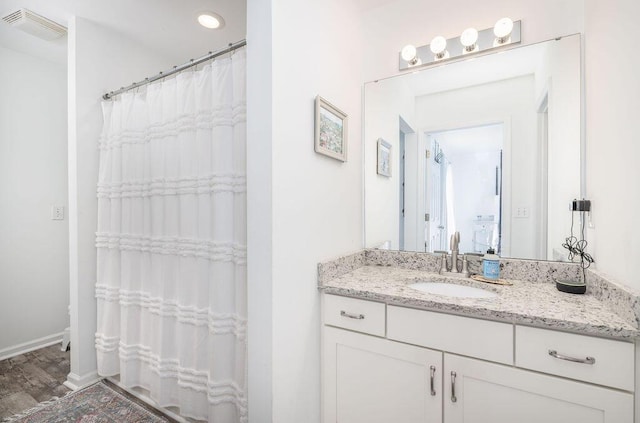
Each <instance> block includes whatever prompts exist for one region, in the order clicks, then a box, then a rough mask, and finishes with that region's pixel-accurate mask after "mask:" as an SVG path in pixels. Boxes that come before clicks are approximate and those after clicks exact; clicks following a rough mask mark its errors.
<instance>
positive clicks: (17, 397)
mask: <svg viewBox="0 0 640 423" xmlns="http://www.w3.org/2000/svg"><path fill="white" fill-rule="evenodd" d="M68 374H69V352H68V351H66V352H64V351H60V344H55V345H52V346H50V347H46V348H42V349H40V350H36V351H32V352H29V353H26V354H22V355H18V356H16V357H12V358H9V359H7V360H3V361H0V420H2V419H3V418H5V417H9V416H12V415H14V414H16V413H19V412H21V411H24V410H27V409H29V408H31V407H33V406H35V405H37V404H38V403H40V402H42V401H46V400H48V399H51V398H52V397H61V396H63V395H65V394H66V393H67V392H68V391H69V389H68V388H67V387H66V386H63V385H62V383H63V382H64V381H65V380H67V375H68Z"/></svg>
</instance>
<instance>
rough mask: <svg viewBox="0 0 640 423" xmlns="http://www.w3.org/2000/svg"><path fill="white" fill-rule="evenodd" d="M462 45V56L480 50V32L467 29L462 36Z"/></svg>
mask: <svg viewBox="0 0 640 423" xmlns="http://www.w3.org/2000/svg"><path fill="white" fill-rule="evenodd" d="M460 44H462V47H463V49H462V54H467V53H473V52H476V51H478V50H480V49H479V47H478V30H477V29H475V28H467V29H465V30H464V31H462V34H461V35H460Z"/></svg>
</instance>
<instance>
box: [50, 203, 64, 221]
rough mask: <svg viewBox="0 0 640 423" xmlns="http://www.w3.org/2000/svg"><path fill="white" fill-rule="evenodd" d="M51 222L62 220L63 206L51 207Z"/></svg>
mask: <svg viewBox="0 0 640 423" xmlns="http://www.w3.org/2000/svg"><path fill="white" fill-rule="evenodd" d="M51 220H64V206H51Z"/></svg>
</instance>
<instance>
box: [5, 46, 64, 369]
mask: <svg viewBox="0 0 640 423" xmlns="http://www.w3.org/2000/svg"><path fill="white" fill-rule="evenodd" d="M0 63H2V65H1V66H0V93H1V94H0V198H2V207H0V284H1V286H2V292H1V293H0V322H2V323H1V324H0V357H2V356H5V355H8V354H13V353H16V352H20V350H21V349H23V348H25V347H27V346H25V345H23V346H20V344H24V343H30V342H31V341H35V340H37V339H39V338H44V337H49V336H51V335H54V336H53V337H52V338H50V339H49V341H52V340H55V339H54V338H57V337H59V335H60V333H61V332H62V331H63V330H64V328H65V327H67V325H68V322H69V315H68V312H67V306H68V304H69V267H68V257H69V255H68V247H67V246H68V242H69V239H68V223H67V222H68V221H67V219H66V216H65V219H64V220H51V206H52V205H60V206H64V207H65V210H66V208H67V177H66V174H67V163H66V156H67V128H66V123H67V111H66V105H67V88H66V68H65V67H64V66H61V65H59V64H55V63H52V62H48V61H46V60H43V59H40V58H37V57H34V56H30V55H26V54H24V53H19V52H16V51H13V50H9V49H6V48H4V47H0Z"/></svg>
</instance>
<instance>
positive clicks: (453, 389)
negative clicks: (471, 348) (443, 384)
mask: <svg viewBox="0 0 640 423" xmlns="http://www.w3.org/2000/svg"><path fill="white" fill-rule="evenodd" d="M457 401H458V398H457V397H456V372H451V402H457Z"/></svg>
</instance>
